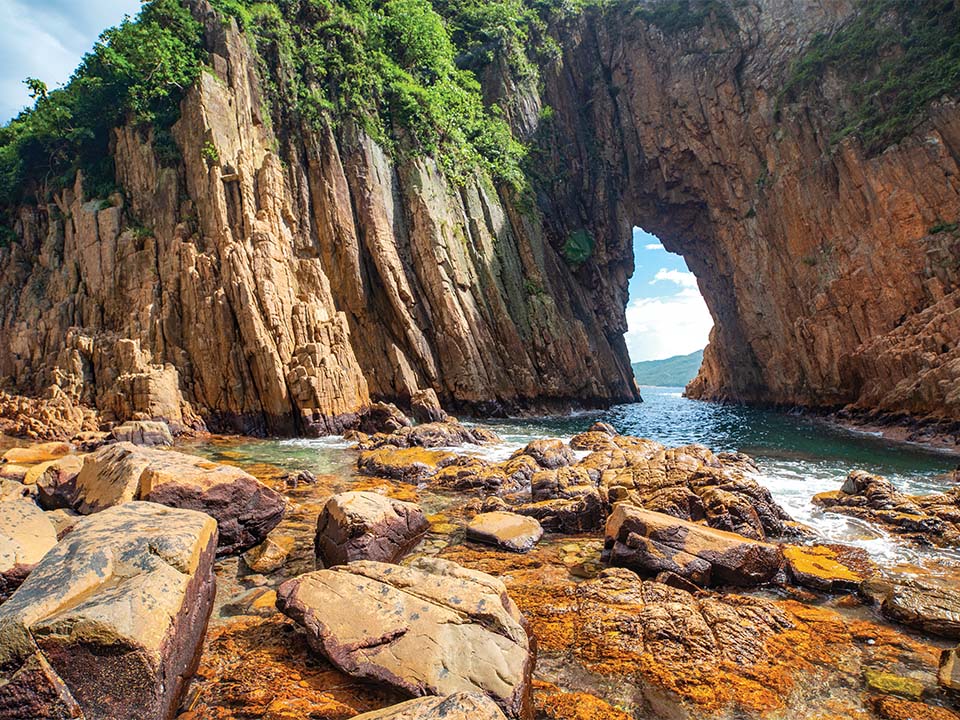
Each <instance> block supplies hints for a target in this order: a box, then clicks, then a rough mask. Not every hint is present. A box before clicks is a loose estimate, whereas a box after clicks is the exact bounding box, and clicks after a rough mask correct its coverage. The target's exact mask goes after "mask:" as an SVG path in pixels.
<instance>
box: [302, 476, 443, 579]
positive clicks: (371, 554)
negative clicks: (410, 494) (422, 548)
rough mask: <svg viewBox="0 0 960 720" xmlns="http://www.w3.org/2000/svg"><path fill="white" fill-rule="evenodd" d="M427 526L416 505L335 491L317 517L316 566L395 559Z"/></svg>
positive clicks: (402, 554) (412, 544)
mask: <svg viewBox="0 0 960 720" xmlns="http://www.w3.org/2000/svg"><path fill="white" fill-rule="evenodd" d="M429 527H430V523H429V522H427V519H426V517H424V515H423V511H422V510H421V509H420V506H419V505H415V504H413V503H408V502H401V501H399V500H391V499H390V498H387V497H384V496H383V495H378V494H377V493H372V492H345V493H340V494H338V495H334V496H333V497H332V498H330V499H329V500H327V502H326V504H325V505H324V506H323V510H322V511H321V512H320V517H319V518H317V535H316V556H317V564H318V567H326V568H330V567H333V566H334V565H346V564H347V563H350V562H353V561H354V560H375V561H378V562H385V563H392V562H397V561H398V560H400V559H401V558H402V557H403V556H404V555H406V554H407V553H408V552H410V550H412V549H413V548H414V546H416V544H417V543H418V542H420V540H421V539H423V536H424V535H425V534H426V532H427V529H428V528H429Z"/></svg>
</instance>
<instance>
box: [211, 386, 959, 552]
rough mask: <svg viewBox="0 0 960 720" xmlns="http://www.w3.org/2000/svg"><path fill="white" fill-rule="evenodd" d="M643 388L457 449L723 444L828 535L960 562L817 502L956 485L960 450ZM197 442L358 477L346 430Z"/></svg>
mask: <svg viewBox="0 0 960 720" xmlns="http://www.w3.org/2000/svg"><path fill="white" fill-rule="evenodd" d="M643 397H644V400H645V402H643V403H638V404H631V405H622V406H618V407H615V408H612V409H610V410H608V411H602V412H591V413H580V414H573V415H569V416H564V417H552V418H537V419H515V420H488V421H483V424H484V425H487V426H489V427H491V428H492V429H494V430H495V431H496V432H497V433H499V434H500V436H501V437H502V438H503V440H504V442H503V443H502V444H500V445H497V446H493V447H485V448H469V450H468V449H467V448H460V449H458V450H459V451H460V452H464V451H468V452H471V453H475V454H478V455H482V456H484V457H489V458H490V459H502V458H505V457H507V456H509V455H510V453H512V452H513V451H514V450H516V449H518V448H520V447H523V446H524V445H525V444H526V443H527V442H529V441H530V440H532V439H535V438H542V437H559V438H562V439H569V438H570V437H571V436H572V435H574V434H576V433H578V432H582V431H584V430H586V429H587V428H588V427H589V426H590V425H591V424H592V423H593V422H595V421H597V420H602V421H604V422H609V423H610V424H612V425H613V426H614V427H615V428H616V429H617V430H618V431H619V432H621V433H623V434H629V435H636V436H639V437H647V438H651V439H653V440H656V441H658V442H661V443H663V444H665V445H672V446H676V445H685V444H690V443H700V444H703V445H706V446H708V447H710V448H712V449H713V450H715V451H724V450H729V451H740V452H745V453H747V454H749V455H751V456H752V457H753V458H754V459H755V460H756V461H757V463H758V465H759V467H760V469H761V475H760V477H759V478H758V479H759V481H760V482H761V483H762V484H764V485H765V486H766V487H768V488H769V489H770V491H771V492H772V493H773V495H774V497H775V498H776V500H777V501H778V502H779V503H780V504H781V505H783V506H784V507H785V508H786V509H787V511H788V512H789V513H790V514H791V515H792V516H793V517H794V519H796V520H798V521H800V522H802V523H805V524H807V525H809V526H810V527H812V528H814V529H815V530H816V531H817V532H818V533H819V534H820V535H821V537H822V539H823V540H824V541H830V542H844V543H848V544H853V545H857V546H859V547H862V548H864V549H865V550H867V551H868V552H869V553H870V554H871V556H872V557H873V558H874V559H875V561H876V562H878V563H880V564H882V565H885V566H887V567H895V566H899V567H901V568H905V569H906V568H909V567H912V566H915V565H927V566H930V565H934V564H936V565H939V564H941V563H942V562H943V561H946V562H947V564H948V565H951V566H952V565H954V564H955V563H958V562H960V553H955V552H950V551H944V550H943V549H937V550H936V551H924V550H921V549H917V548H915V547H912V546H909V545H907V544H905V543H904V542H903V541H902V540H898V539H896V538H892V537H890V536H889V535H888V534H886V533H885V532H883V531H882V530H880V529H878V528H875V527H873V526H870V525H868V524H866V523H863V522H861V521H858V520H854V519H851V518H847V517H844V516H841V515H835V514H831V513H824V512H822V511H821V510H819V509H818V508H816V507H815V506H814V505H813V503H812V502H811V498H812V497H813V496H814V495H815V494H817V493H820V492H824V491H827V490H836V489H838V488H839V487H840V485H841V483H842V482H843V479H844V478H845V477H846V475H847V473H848V472H849V471H850V470H853V469H863V470H867V471H869V472H873V473H878V474H881V475H885V476H886V477H888V478H889V479H890V480H892V481H893V482H894V483H895V484H896V485H897V487H898V488H899V489H901V490H903V491H904V492H908V493H918V494H919V493H930V492H936V491H938V490H943V489H945V488H948V487H950V486H951V485H952V482H953V481H951V480H950V479H949V478H948V477H946V476H945V473H948V472H950V471H952V470H953V469H955V468H956V467H957V465H958V462H960V458H958V457H957V456H956V455H952V454H949V453H946V452H943V451H938V450H933V449H928V448H924V447H922V446H918V445H913V444H907V443H900V442H894V441H890V440H886V439H884V438H881V437H877V436H875V435H872V434H867V433H860V432H855V431H853V430H848V429H845V428H842V427H838V426H835V425H832V424H829V423H827V422H825V421H823V420H821V419H819V418H814V417H810V416H805V415H795V414H787V413H782V412H776V411H772V410H760V409H755V408H748V407H742V406H733V405H718V404H713V403H705V402H700V401H696V400H688V399H686V398H683V397H682V389H681V388H659V387H658V388H654V387H645V388H643ZM195 449H196V450H197V451H198V452H201V453H203V454H205V455H208V456H210V457H211V458H212V459H216V460H223V461H227V462H234V463H238V464H242V465H248V466H249V465H252V464H257V463H266V464H269V465H274V466H278V467H280V468H284V469H288V470H310V471H312V472H314V473H315V474H318V475H321V474H322V475H335V476H339V477H340V478H342V481H343V484H342V487H338V488H336V489H338V490H339V489H346V488H347V487H349V485H350V484H351V482H353V480H352V478H353V471H354V467H355V462H356V453H355V452H354V451H352V450H351V449H350V444H349V443H345V442H344V441H343V440H342V439H340V438H322V439H295V440H261V441H243V442H240V443H230V444H229V445H228V446H224V445H223V444H220V443H205V444H201V445H199V446H197V447H196V448H195ZM421 498H422V500H421V501H422V504H423V505H424V507H425V509H427V510H428V511H435V510H439V509H442V508H443V507H445V506H447V505H449V504H450V501H451V498H450V497H449V496H446V497H442V498H441V497H434V496H432V495H431V493H430V492H429V489H428V488H423V489H422V491H421Z"/></svg>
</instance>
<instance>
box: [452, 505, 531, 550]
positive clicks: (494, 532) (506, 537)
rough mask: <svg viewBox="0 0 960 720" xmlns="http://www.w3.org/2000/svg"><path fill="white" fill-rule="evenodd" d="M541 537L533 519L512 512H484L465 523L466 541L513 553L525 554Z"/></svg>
mask: <svg viewBox="0 0 960 720" xmlns="http://www.w3.org/2000/svg"><path fill="white" fill-rule="evenodd" d="M542 537H543V528H542V527H541V526H540V523H539V522H537V520H536V519H535V518H532V517H527V516H525V515H517V514H516V513H512V512H486V513H480V514H479V515H477V516H475V517H474V518H473V519H472V520H471V521H470V522H469V523H467V539H468V540H474V541H476V542H480V543H485V544H487V545H494V546H496V547H498V548H503V549H504V550H511V551H513V552H527V551H529V550H531V549H532V548H533V546H534V545H536V544H537V543H538V542H540V538H542Z"/></svg>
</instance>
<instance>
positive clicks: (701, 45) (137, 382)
mask: <svg viewBox="0 0 960 720" xmlns="http://www.w3.org/2000/svg"><path fill="white" fill-rule="evenodd" d="M723 7H724V8H726V9H725V10H724V11H723V18H724V20H725V21H724V22H717V21H716V20H717V16H716V15H714V16H712V17H707V18H706V20H705V21H704V22H703V24H702V25H701V26H700V27H698V28H694V29H686V30H683V31H680V32H675V31H669V30H667V29H664V28H663V27H661V26H659V25H658V24H657V23H656V22H654V21H652V20H651V19H650V18H649V17H648V16H646V15H645V14H644V13H641V12H637V11H636V9H635V7H634V4H633V3H614V4H612V5H607V6H605V7H604V8H603V9H600V8H597V7H592V8H587V9H585V10H584V11H583V12H582V13H580V14H578V15H576V16H575V17H572V18H568V19H567V20H565V21H563V22H562V23H558V24H556V25H555V26H554V27H552V28H551V30H550V32H551V33H552V34H553V35H554V36H555V37H556V39H557V41H558V43H559V46H560V48H561V49H562V58H561V59H560V61H559V62H555V63H552V64H549V65H547V66H545V67H542V68H541V69H540V77H541V82H540V83H539V84H537V83H532V82H529V81H524V80H523V79H518V78H515V77H513V76H512V74H511V73H510V72H509V70H506V69H505V68H504V66H503V64H502V63H496V62H495V63H493V64H492V65H490V66H489V67H488V68H487V70H486V71H485V72H484V73H483V77H482V80H483V84H484V89H485V91H486V94H487V96H488V97H490V98H500V99H501V102H502V103H503V104H504V105H505V110H506V115H507V117H508V118H509V120H510V122H511V124H512V126H513V127H514V130H515V133H516V134H517V135H518V136H519V137H521V138H522V139H524V140H526V141H528V142H529V143H530V144H531V147H532V151H531V152H532V155H531V157H532V159H533V162H532V163H531V165H532V166H533V167H534V168H535V172H534V173H533V174H534V175H535V177H534V178H533V183H534V187H535V189H536V202H535V203H531V202H529V199H527V198H521V197H520V196H518V195H517V194H516V193H514V192H513V191H511V190H509V189H505V188H498V187H495V186H494V185H493V184H492V183H491V182H490V181H489V180H488V179H486V177H484V176H482V175H481V174H479V173H478V174H476V175H474V176H471V177H470V178H469V179H468V180H467V181H466V182H465V183H464V184H462V185H461V184H457V183H454V182H451V181H448V180H447V179H446V178H445V177H444V174H443V172H442V171H441V169H440V167H439V165H438V164H437V163H435V162H434V161H433V160H431V159H430V158H429V157H408V158H403V159H399V158H397V157H394V156H391V154H390V153H388V152H387V151H386V150H385V149H384V148H383V147H382V146H381V145H380V144H378V143H377V142H376V141H374V140H373V139H372V138H371V137H370V136H369V135H368V134H366V133H365V132H364V130H363V129H361V127H360V126H358V125H355V124H352V123H350V122H345V123H339V124H337V125H336V126H333V125H321V126H320V127H318V126H317V125H316V124H313V125H308V124H307V123H305V122H303V121H298V120H296V119H292V118H291V117H290V116H275V115H277V113H276V112H273V111H271V110H270V104H269V103H267V102H265V100H264V89H263V82H264V78H263V77H262V76H261V75H262V65H263V63H261V62H260V59H258V57H257V56H256V52H255V51H254V50H253V49H252V48H253V46H252V44H251V43H249V42H247V39H246V38H245V37H244V34H243V33H242V32H240V31H239V30H238V28H237V25H236V23H235V22H234V21H233V20H232V19H229V18H226V19H225V18H224V17H221V16H220V15H219V14H217V13H216V12H214V11H213V10H212V9H211V7H210V6H209V5H207V4H206V2H204V0H196V2H194V3H193V10H194V14H195V16H196V17H198V18H199V19H202V20H203V22H204V42H205V44H206V46H207V50H208V51H209V58H210V61H209V66H208V67H207V68H206V69H205V70H204V71H203V72H202V73H201V75H200V79H199V80H198V82H197V83H196V84H195V85H194V86H193V87H192V88H190V90H189V91H188V92H187V94H186V97H185V99H184V100H183V102H182V103H181V113H180V115H181V116H180V119H179V121H178V122H177V123H176V125H175V126H174V128H173V135H174V138H175V140H176V144H177V146H178V148H179V153H180V155H181V156H182V159H181V161H180V162H179V163H177V164H176V165H175V166H174V167H170V166H169V165H165V164H163V163H161V162H160V160H159V159H158V153H157V152H156V147H155V146H156V143H155V142H154V136H153V134H152V132H150V131H149V130H144V129H143V128H133V127H120V128H118V129H117V130H116V131H115V136H114V139H113V142H112V143H111V147H112V154H113V157H114V160H115V164H116V171H117V178H118V181H119V184H120V185H121V187H122V188H123V194H122V195H121V194H116V195H114V196H112V197H111V198H109V199H107V200H103V199H101V198H89V197H86V196H85V195H84V192H83V189H82V187H83V186H82V182H81V180H80V178H78V181H77V182H76V183H75V184H74V186H73V187H72V188H70V189H67V190H65V191H62V192H60V193H58V194H56V196H55V197H53V198H52V200H51V201H50V202H49V203H41V204H39V205H37V206H24V207H22V208H20V209H19V211H18V213H17V217H16V222H15V226H14V228H13V231H14V233H15V237H16V240H15V241H14V242H12V243H10V244H9V246H7V247H4V248H2V249H0V339H2V342H0V376H5V377H7V378H8V379H9V384H10V387H11V388H12V389H15V390H16V391H17V392H20V393H24V394H33V395H36V394H48V395H53V396H56V397H57V398H58V399H60V400H61V401H62V399H63V398H67V399H68V400H69V401H71V402H73V403H76V404H82V405H86V406H89V407H95V408H97V409H98V410H99V411H100V412H101V415H102V416H103V417H105V418H107V419H118V420H125V419H129V418H141V417H158V418H165V419H167V420H168V421H171V422H172V423H173V424H175V425H181V426H186V425H192V424H197V423H198V422H199V421H200V420H203V421H205V422H206V424H207V425H208V426H209V427H211V428H213V429H233V430H240V431H244V432H250V433H265V432H273V433H327V432H336V431H340V430H342V429H343V428H345V427H348V426H351V425H353V424H354V423H355V421H356V419H357V417H358V415H359V414H361V413H362V412H363V411H364V409H365V408H366V407H367V406H368V405H369V404H370V402H371V400H372V399H373V400H379V399H385V400H391V401H397V402H399V403H400V404H401V405H403V404H406V403H408V402H409V400H410V398H411V396H413V395H414V394H415V393H417V392H418V391H420V390H424V389H428V388H432V389H434V390H436V392H437V393H438V395H439V397H440V399H441V401H442V402H443V403H444V405H445V406H447V407H449V408H451V409H455V410H467V411H472V412H478V413H493V412H501V411H504V410H519V409H525V408H533V409H543V408H556V407H562V406H569V405H572V404H577V405H587V406H590V405H608V404H612V403H616V402H624V401H632V400H635V399H637V398H638V397H639V395H638V391H637V388H636V385H635V383H634V381H633V377H632V372H631V369H630V364H629V359H628V357H627V352H626V346H625V344H624V341H623V332H624V331H625V329H626V324H625V317H624V307H625V304H626V300H627V282H628V279H629V276H630V274H631V272H632V268H633V257H632V249H631V244H630V238H631V229H632V227H633V226H634V225H639V226H642V227H644V228H645V229H647V230H649V231H651V232H654V233H655V234H657V235H658V236H659V237H660V238H662V239H663V241H664V244H665V245H666V247H667V248H668V249H670V250H672V251H675V252H679V253H681V254H682V255H683V256H684V257H685V258H686V260H687V263H688V265H689V266H690V268H691V269H692V270H693V271H694V272H695V273H696V275H697V277H698V279H699V282H700V287H701V290H702V292H703V294H704V297H705V299H706V301H707V304H708V305H709V307H710V309H711V312H712V314H713V316H714V318H715V320H716V323H717V324H716V329H715V331H714V334H713V337H712V339H711V344H710V346H709V348H708V350H707V352H706V355H705V359H704V365H703V368H702V370H701V373H700V376H699V377H698V378H697V380H695V381H694V382H693V383H692V385H691V386H690V388H689V393H690V394H692V395H694V396H696V397H703V398H710V399H729V400H738V401H748V402H765V403H781V404H797V405H805V406H817V407H836V406H841V405H848V404H852V405H855V406H859V407H862V408H868V409H878V410H881V411H883V412H887V413H893V414H911V415H937V416H939V417H942V418H946V419H960V384H958V378H960V370H958V369H957V367H960V356H958V355H957V353H958V352H960V351H958V350H957V342H956V341H957V339H958V337H960V324H958V320H957V317H958V314H957V311H956V308H957V303H958V302H960V300H958V298H960V295H958V294H957V293H958V291H957V290H955V288H956V283H957V279H958V276H960V272H958V252H960V238H958V236H957V234H956V231H955V229H953V226H951V225H950V224H949V221H953V220H956V219H957V215H958V213H960V177H958V160H960V110H958V108H957V106H956V104H955V103H954V102H953V101H952V100H949V99H944V100H943V101H942V102H940V103H937V104H935V105H934V106H933V108H932V109H930V111H929V118H928V119H927V120H926V122H925V123H924V124H922V125H921V126H920V127H919V128H918V129H916V130H915V131H914V132H913V133H912V135H911V136H909V137H908V138H906V139H904V140H903V141H901V142H900V143H899V144H898V145H896V146H893V147H891V148H889V149H887V150H886V151H885V152H883V153H882V154H879V155H877V154H875V153H871V152H868V151H867V150H866V149H864V147H862V146H861V145H860V143H859V142H858V141H857V139H856V138H850V139H847V140H845V141H843V142H841V143H840V144H839V145H836V146H834V145H831V143H830V134H831V132H832V130H833V129H834V128H833V123H834V121H835V118H834V117H833V115H832V108H834V107H835V106H836V105H837V104H838V103H842V102H843V99H844V97H845V96H844V92H845V90H844V84H843V83H842V82H840V81H839V80H838V81H837V82H831V78H829V77H828V78H825V79H824V80H823V82H821V83H820V84H819V85H818V86H817V88H816V91H815V94H814V99H815V102H812V103H811V102H805V103H793V104H790V103H787V104H786V105H784V106H782V107H781V105H780V103H779V101H778V98H779V89H780V88H781V86H782V84H783V82H784V80H785V78H786V77H787V75H788V73H789V72H790V68H791V67H792V63H793V62H794V61H795V59H796V58H797V57H798V55H799V54H800V53H801V52H802V51H803V48H804V47H806V45H807V44H808V43H810V42H811V40H812V39H813V38H814V37H815V36H816V35H817V34H818V33H823V32H830V31H832V30H834V29H836V28H838V27H841V26H842V25H843V23H844V22H846V21H848V20H849V18H850V17H851V16H852V14H853V13H855V12H856V8H855V7H854V4H853V3H852V2H848V1H847V0H805V2H800V3H798V2H788V1H787V0H758V1H756V2H751V3H730V4H729V7H727V6H726V5H724V6H723ZM731 20H732V22H730V21H731ZM546 108H550V111H549V112H547V111H546V110H545V109H546ZM271 113H272V114H271ZM944 221H947V222H946V223H944ZM938 223H941V224H944V226H945V227H946V228H947V229H946V231H941V232H938V233H935V234H933V233H931V232H930V230H931V228H933V227H934V226H936V225H937V224H938ZM577 238H580V239H585V240H586V241H587V243H586V244H587V246H588V252H587V257H586V258H575V259H571V257H570V253H569V252H565V248H566V247H567V246H568V245H569V243H570V242H571V239H577ZM581 244H582V243H581Z"/></svg>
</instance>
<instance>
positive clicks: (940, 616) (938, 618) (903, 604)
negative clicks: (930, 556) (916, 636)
mask: <svg viewBox="0 0 960 720" xmlns="http://www.w3.org/2000/svg"><path fill="white" fill-rule="evenodd" d="M863 594H864V595H865V596H866V597H868V598H869V599H870V600H872V601H873V602H874V603H875V604H878V605H880V613H881V614H882V615H883V616H884V617H885V618H887V619H888V620H892V621H893V622H896V623H899V624H901V625H906V626H907V627H910V628H914V629H915V630H919V631H921V632H924V633H927V634H929V635H939V636H940V637H945V638H951V639H954V640H960V593H958V592H957V587H956V585H955V584H953V583H950V582H946V581H939V580H937V579H936V578H923V577H916V578H902V577H895V578H877V579H873V580H868V581H867V582H865V583H864V585H863Z"/></svg>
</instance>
